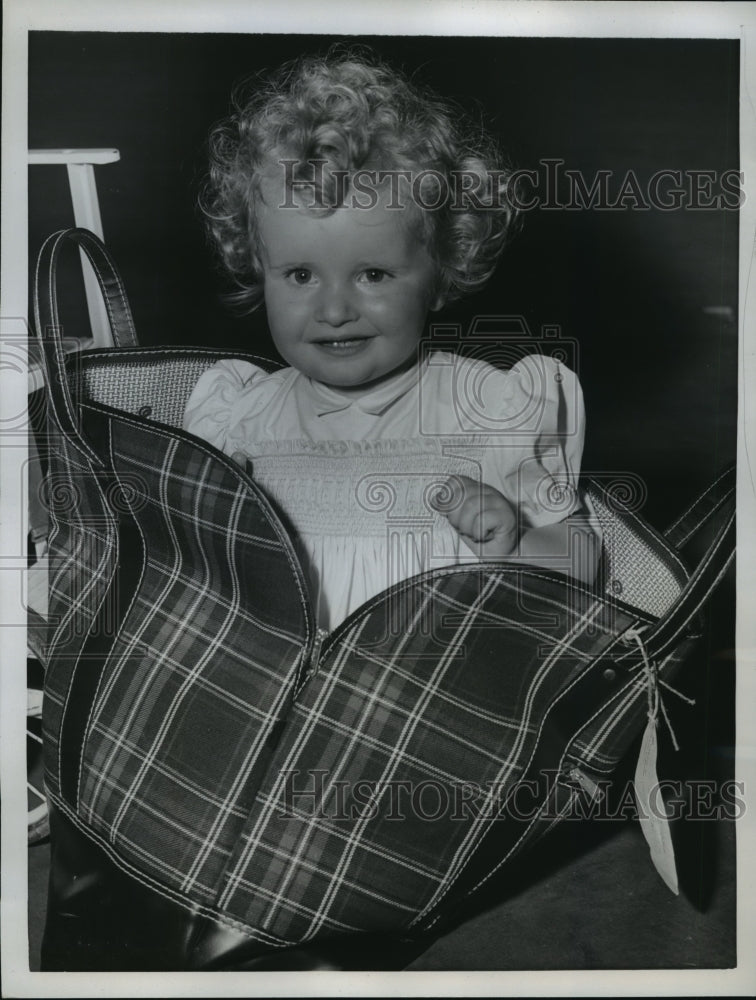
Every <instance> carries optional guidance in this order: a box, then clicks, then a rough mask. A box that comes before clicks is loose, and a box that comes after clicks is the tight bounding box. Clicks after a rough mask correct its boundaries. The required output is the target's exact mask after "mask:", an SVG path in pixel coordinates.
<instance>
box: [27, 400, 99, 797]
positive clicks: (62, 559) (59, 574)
mask: <svg viewBox="0 0 756 1000" xmlns="http://www.w3.org/2000/svg"><path fill="white" fill-rule="evenodd" d="M48 436H49V441H50V449H49V470H48V477H47V496H48V511H49V517H50V535H49V594H48V618H47V625H46V628H45V630H44V631H45V639H44V657H43V662H46V663H47V664H48V668H47V670H46V674H45V698H44V714H45V740H44V748H43V749H44V765H45V785H46V787H47V789H48V791H49V792H50V793H51V794H53V795H55V794H60V780H59V778H60V746H59V737H60V732H61V728H62V725H63V717H64V711H65V707H66V704H67V698H68V694H69V689H70V684H71V678H72V674H73V672H74V670H75V669H76V667H77V664H79V663H81V662H82V661H83V666H84V668H86V666H87V659H86V651H85V647H86V644H87V638H88V636H89V635H90V633H91V632H92V631H93V629H95V627H96V622H97V620H98V617H107V611H108V609H107V608H105V609H103V603H104V601H105V597H106V595H107V593H108V592H109V588H110V585H111V582H112V580H113V577H114V575H115V572H116V560H117V538H116V533H117V519H116V517H115V515H114V513H113V511H112V509H111V505H110V503H109V502H108V493H107V487H108V484H107V483H106V482H105V481H104V480H103V478H102V476H101V475H100V474H99V471H98V470H96V469H95V468H94V467H93V466H92V464H91V463H90V462H89V461H88V459H87V458H86V457H85V456H83V455H82V454H81V452H79V450H78V449H77V448H75V447H74V445H72V444H71V443H70V442H69V441H68V439H67V438H66V437H65V436H64V435H63V434H62V432H61V431H60V429H59V427H58V425H57V423H56V422H55V420H54V417H53V418H52V419H51V420H50V423H49V429H48ZM103 610H104V611H105V615H104V616H103V615H102V612H103Z"/></svg>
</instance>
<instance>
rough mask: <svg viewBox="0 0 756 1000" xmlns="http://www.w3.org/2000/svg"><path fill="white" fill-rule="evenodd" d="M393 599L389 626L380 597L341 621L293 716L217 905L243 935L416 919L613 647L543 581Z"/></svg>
mask: <svg viewBox="0 0 756 1000" xmlns="http://www.w3.org/2000/svg"><path fill="white" fill-rule="evenodd" d="M394 598H395V599H396V598H400V601H399V603H400V606H403V607H400V610H399V613H398V614H397V615H396V622H397V624H398V625H399V628H398V629H397V630H392V629H391V628H387V622H389V621H390V620H391V617H392V609H390V608H389V607H388V606H387V605H388V603H389V602H387V601H386V600H385V599H381V600H378V601H377V602H376V603H375V604H373V606H372V607H370V608H369V610H367V611H366V612H364V613H362V614H358V615H357V616H356V617H353V619H352V623H351V624H348V625H347V627H346V628H345V631H344V632H341V633H340V635H339V637H338V640H337V641H334V644H333V645H331V646H330V647H329V648H328V650H327V651H326V655H325V656H324V658H323V659H322V660H321V664H320V666H319V667H318V670H317V674H316V675H315V677H314V678H312V679H311V680H310V681H309V683H308V684H307V685H306V687H305V688H304V689H303V691H302V693H301V695H300V696H299V697H298V699H297V701H296V704H295V705H294V706H293V709H292V713H291V717H290V719H289V721H288V722H287V725H286V727H285V729H284V732H283V735H282V737H281V740H280V742H279V745H278V748H277V750H276V753H275V755H274V757H273V759H272V761H271V766H270V768H269V770H268V772H267V775H266V780H265V782H264V783H263V785H262V786H261V788H260V791H259V793H258V795H257V797H256V800H255V804H254V807H253V809H252V810H251V812H250V816H249V820H248V822H247V824H246V826H245V830H244V833H243V835H242V837H241V838H240V841H239V845H238V849H237V851H236V853H235V856H234V857H233V858H232V860H231V862H230V864H229V869H228V872H227V875H226V877H225V879H224V886H223V888H222V891H221V893H220V896H219V902H220V904H221V906H222V907H223V908H224V909H226V910H227V911H229V912H230V913H232V914H233V915H234V916H235V917H237V918H238V919H239V920H240V921H242V922H244V923H246V924H247V925H248V926H249V927H250V928H251V933H252V934H253V935H254V934H255V933H256V931H255V928H264V929H265V932H266V934H272V935H274V936H275V937H276V938H278V939H279V940H281V941H285V942H287V943H290V944H291V943H295V942H297V943H299V942H303V941H307V940H309V939H311V938H313V937H316V936H319V935H321V934H334V933H343V932H347V931H356V930H369V931H382V930H383V931H385V930H387V929H392V928H393V929H396V928H409V927H411V926H412V925H413V924H415V923H417V922H418V921H422V919H423V917H424V916H425V914H426V912H428V911H430V910H431V909H432V908H433V907H434V906H435V905H436V904H437V903H438V902H439V900H441V899H442V897H443V895H444V894H445V892H446V891H447V890H448V889H449V888H450V887H451V885H452V884H453V883H454V882H455V881H456V879H457V878H458V876H459V875H460V873H461V872H462V871H463V869H464V866H465V864H466V862H467V861H468V860H469V858H470V857H471V855H472V854H473V853H474V851H475V849H476V847H477V846H478V845H479V843H480V840H481V838H482V837H483V835H484V834H485V833H486V832H487V830H488V827H489V825H490V822H491V821H492V820H493V821H495V817H496V815H497V813H498V812H499V810H500V808H501V807H502V806H503V804H504V802H505V800H506V797H507V795H508V793H509V791H510V790H511V789H512V787H513V785H514V784H515V783H516V782H517V780H518V778H519V777H520V775H521V774H522V772H523V769H524V768H525V766H526V765H527V764H528V762H529V760H530V758H531V756H532V754H533V750H534V747H535V745H536V742H537V740H538V738H539V734H540V729H541V726H542V723H543V719H544V716H545V715H546V713H547V711H548V709H549V707H550V706H551V705H552V704H553V703H554V702H555V700H557V699H558V698H559V696H560V694H561V693H562V692H563V690H564V689H565V687H566V686H567V685H569V684H570V682H571V681H572V680H573V679H574V677H575V675H576V672H580V671H582V670H584V669H585V668H587V666H588V665H589V664H590V663H591V662H593V660H594V659H595V658H596V657H597V656H598V655H600V653H601V651H602V650H604V649H605V648H606V647H607V646H608V645H609V644H610V643H612V642H613V641H614V639H615V636H614V632H613V630H612V628H610V627H609V626H610V625H611V624H612V621H611V618H610V616H609V615H607V608H606V606H605V605H604V603H603V602H602V601H596V600H595V598H594V597H593V596H592V595H591V594H590V593H588V592H586V591H584V590H582V589H580V588H576V589H575V590H574V592H571V593H570V596H569V599H568V600H566V601H565V595H564V587H563V585H561V584H560V583H559V582H555V581H554V580H552V579H549V578H548V577H546V576H545V575H544V576H543V577H539V576H538V575H532V574H521V573H518V572H517V571H514V570H511V569H510V570H509V571H506V572H503V571H500V572H495V571H485V572H484V571H479V572H475V571H470V570H465V571H460V570H452V571H448V570H447V571H436V572H435V573H430V574H428V575H427V576H426V577H425V578H424V579H423V580H422V581H421V582H414V583H413V582H411V583H408V584H407V585H405V587H404V588H403V589H402V591H401V592H400V594H395V595H394ZM408 622H409V623H410V624H411V625H412V626H413V627H411V628H407V627H406V625H407V623H408ZM400 817H401V818H400ZM512 821H513V822H516V820H512Z"/></svg>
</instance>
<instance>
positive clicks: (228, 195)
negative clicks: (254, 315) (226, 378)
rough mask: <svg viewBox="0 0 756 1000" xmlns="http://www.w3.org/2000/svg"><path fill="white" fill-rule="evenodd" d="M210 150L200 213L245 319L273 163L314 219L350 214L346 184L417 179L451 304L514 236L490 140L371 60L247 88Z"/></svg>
mask: <svg viewBox="0 0 756 1000" xmlns="http://www.w3.org/2000/svg"><path fill="white" fill-rule="evenodd" d="M209 148H210V172H209V177H208V179H207V181H206V184H205V186H204V189H203V192H202V195H201V198H200V206H201V209H202V211H203V213H204V215H205V218H206V220H207V225H208V229H209V232H210V235H211V238H212V240H213V241H214V244H215V247H216V249H217V251H218V254H219V256H220V259H221V261H222V263H223V265H224V266H225V268H226V270H227V271H228V273H229V274H230V276H231V277H232V279H233V281H234V283H235V285H236V291H235V292H234V293H232V294H231V295H229V296H228V298H229V300H230V301H232V302H234V303H235V304H236V305H238V306H240V307H243V308H245V309H246V310H247V311H251V310H252V309H254V308H256V307H257V306H258V305H259V304H260V302H261V301H262V298H263V267H262V261H261V258H260V251H259V238H258V232H257V220H256V212H255V203H256V201H257V199H258V198H259V197H260V184H261V181H262V180H263V178H265V177H266V176H268V177H269V176H270V173H271V168H272V166H273V165H274V164H275V163H276V162H278V163H279V164H288V166H287V167H286V170H287V181H288V183H289V187H290V188H291V187H303V186H309V187H310V188H311V190H312V192H313V197H314V198H315V204H314V205H313V206H312V210H313V211H322V212H326V213H328V212H332V211H335V210H336V208H337V207H339V206H340V205H341V204H343V203H344V198H345V195H346V191H347V190H348V185H345V184H344V177H345V176H353V175H355V174H356V173H359V172H362V173H363V174H364V173H365V172H366V171H368V170H372V171H379V172H383V171H388V172H397V174H398V172H400V171H404V172H405V174H404V176H405V177H406V176H411V177H412V178H413V180H412V185H411V191H412V195H413V198H414V206H415V208H417V207H418V206H419V208H420V209H421V210H420V211H419V212H418V211H417V210H415V211H414V213H413V220H414V221H415V223H417V222H418V220H419V225H420V228H421V234H420V235H421V238H422V239H423V241H424V242H425V243H426V245H427V247H428V249H429V252H430V254H431V256H432V258H433V259H434V261H435V263H436V266H437V268H438V288H437V293H438V295H439V297H440V298H441V300H442V301H444V302H449V301H453V300H454V299H457V298H460V297H461V296H462V295H464V294H467V293H469V292H473V291H476V290H477V289H479V288H481V287H482V286H483V285H484V284H485V283H486V281H487V280H488V279H489V278H490V277H491V275H492V274H493V271H494V269H495V267H496V263H497V261H498V258H499V255H500V253H501V251H502V250H503V248H504V246H505V245H506V243H507V242H508V240H509V238H510V237H511V235H512V233H513V230H514V228H515V226H516V221H517V213H516V211H515V209H514V207H513V205H512V203H511V202H512V199H511V198H510V197H509V192H508V185H509V182H510V178H511V176H512V171H511V170H510V169H509V168H508V167H507V166H506V165H505V164H504V163H503V157H502V156H501V154H500V151H499V149H498V147H497V145H496V143H495V142H494V140H493V139H492V138H491V137H490V136H489V135H486V134H485V133H484V132H483V131H482V130H480V129H476V128H474V127H473V126H472V125H471V124H470V123H469V122H468V120H467V119H466V118H465V117H464V116H463V115H462V113H461V111H460V110H459V109H457V108H456V107H454V106H453V105H452V104H451V103H450V102H447V101H444V100H442V99H440V98H439V97H438V96H437V95H435V94H433V93H431V92H428V91H425V90H423V89H421V88H420V87H418V86H416V85H415V84H414V83H412V82H410V81H409V80H408V79H407V78H406V77H404V76H403V75H401V74H400V73H399V72H397V71H396V70H394V69H393V68H391V67H390V66H388V65H386V64H385V63H383V62H381V61H380V60H378V59H377V58H375V57H373V56H372V54H370V53H369V52H367V51H366V50H364V49H354V48H350V49H347V50H331V51H330V52H329V53H328V54H327V55H324V56H321V55H307V56H303V57H301V58H299V59H297V60H295V61H293V62H291V63H287V64H285V65H284V66H282V67H281V68H280V69H279V70H278V71H277V72H276V73H275V74H273V75H272V76H271V77H269V78H268V79H267V80H265V81H263V82H262V83H261V82H260V81H259V79H256V80H253V81H248V82H246V83H245V84H243V85H241V86H240V87H238V88H237V89H236V91H235V93H234V98H233V113H232V114H231V115H230V116H229V117H228V118H226V119H224V120H223V121H221V122H219V123H218V124H217V125H216V126H215V127H214V128H213V129H212V131H211V133H210V137H209ZM450 193H453V197H451V198H450V197H449V194H450ZM444 194H446V197H444Z"/></svg>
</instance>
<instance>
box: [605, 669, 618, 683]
mask: <svg viewBox="0 0 756 1000" xmlns="http://www.w3.org/2000/svg"><path fill="white" fill-rule="evenodd" d="M616 676H617V671H616V670H615V669H614V667H607V668H606V670H605V671H604V680H605V681H613V680H614V678H615V677H616Z"/></svg>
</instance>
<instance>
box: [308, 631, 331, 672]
mask: <svg viewBox="0 0 756 1000" xmlns="http://www.w3.org/2000/svg"><path fill="white" fill-rule="evenodd" d="M327 635H328V632H326V630H325V629H324V628H318V629H316V630H315V640H314V642H313V644H312V652H311V653H310V666H309V668H308V670H307V675H308V676H310V675H311V674H314V673H315V671H316V670H317V669H318V660H319V659H320V650H321V647H322V646H323V642H324V640H325V638H326V636H327Z"/></svg>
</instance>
